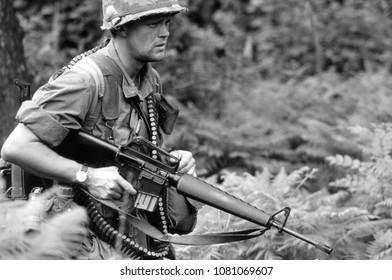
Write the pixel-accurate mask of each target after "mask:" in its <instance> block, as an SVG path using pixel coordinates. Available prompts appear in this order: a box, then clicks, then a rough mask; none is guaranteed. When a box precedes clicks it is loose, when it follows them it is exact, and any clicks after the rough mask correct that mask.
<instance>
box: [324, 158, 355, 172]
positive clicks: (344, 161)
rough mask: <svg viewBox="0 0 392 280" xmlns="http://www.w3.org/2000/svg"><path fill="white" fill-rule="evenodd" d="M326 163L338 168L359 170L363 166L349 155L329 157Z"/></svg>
mask: <svg viewBox="0 0 392 280" xmlns="http://www.w3.org/2000/svg"><path fill="white" fill-rule="evenodd" d="M326 161H327V162H328V163H329V165H332V166H338V167H345V168H350V169H354V170H357V169H359V167H360V165H361V161H360V160H358V159H353V158H352V157H350V156H348V155H339V154H337V155H335V156H328V157H327V158H326Z"/></svg>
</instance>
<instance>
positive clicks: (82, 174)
mask: <svg viewBox="0 0 392 280" xmlns="http://www.w3.org/2000/svg"><path fill="white" fill-rule="evenodd" d="M86 179H87V173H86V172H84V171H81V170H79V171H78V172H77V173H76V180H78V182H80V183H83V182H84V181H86Z"/></svg>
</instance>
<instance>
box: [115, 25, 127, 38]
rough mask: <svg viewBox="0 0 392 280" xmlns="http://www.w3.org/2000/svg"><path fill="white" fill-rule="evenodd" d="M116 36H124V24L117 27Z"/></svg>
mask: <svg viewBox="0 0 392 280" xmlns="http://www.w3.org/2000/svg"><path fill="white" fill-rule="evenodd" d="M117 36H119V37H122V38H125V37H126V36H127V32H126V29H125V28H124V26H120V27H118V29H117Z"/></svg>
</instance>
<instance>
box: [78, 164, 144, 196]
mask: <svg viewBox="0 0 392 280" xmlns="http://www.w3.org/2000/svg"><path fill="white" fill-rule="evenodd" d="M83 186H85V187H87V189H88V191H89V192H90V194H91V195H93V196H95V197H97V198H101V199H120V198H121V197H122V196H123V194H124V192H127V193H129V194H132V195H135V194H136V190H135V189H134V188H133V187H132V185H131V184H130V183H129V182H128V181H127V180H125V179H124V178H123V177H122V176H121V175H120V174H119V173H118V169H117V167H114V166H110V167H102V168H91V167H90V168H89V169H88V170H87V180H86V181H85V182H84V183H83Z"/></svg>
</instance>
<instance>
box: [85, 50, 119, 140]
mask: <svg viewBox="0 0 392 280" xmlns="http://www.w3.org/2000/svg"><path fill="white" fill-rule="evenodd" d="M88 58H90V59H91V60H92V61H93V62H94V63H95V64H96V66H97V67H98V68H99V70H100V71H101V72H102V75H103V79H104V80H103V84H102V85H101V86H100V87H99V88H100V89H101V92H100V93H98V99H97V102H96V103H95V104H93V106H91V109H90V111H89V113H88V115H87V117H86V119H85V122H84V123H83V128H84V129H86V130H87V131H90V132H91V131H92V130H93V128H94V127H95V125H96V123H97V121H98V119H99V116H100V115H101V114H103V117H104V118H105V121H106V122H108V126H112V125H110V123H111V122H112V121H113V119H115V118H116V117H118V107H117V104H118V94H111V92H110V91H112V90H113V89H117V88H119V87H121V85H122V76H123V75H122V71H121V69H120V68H119V67H118V65H117V64H116V62H114V61H113V60H112V59H111V58H110V57H108V56H106V55H104V54H101V53H93V54H91V55H89V56H88Z"/></svg>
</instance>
